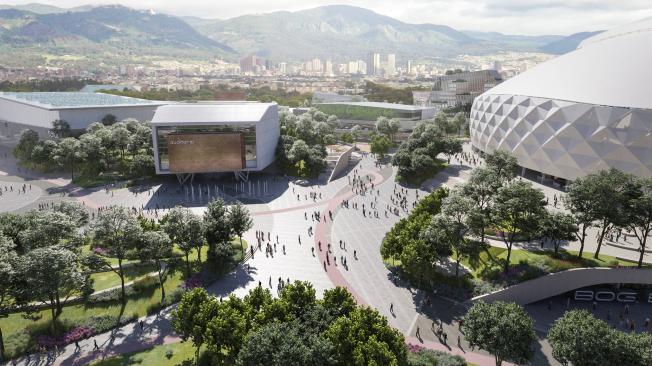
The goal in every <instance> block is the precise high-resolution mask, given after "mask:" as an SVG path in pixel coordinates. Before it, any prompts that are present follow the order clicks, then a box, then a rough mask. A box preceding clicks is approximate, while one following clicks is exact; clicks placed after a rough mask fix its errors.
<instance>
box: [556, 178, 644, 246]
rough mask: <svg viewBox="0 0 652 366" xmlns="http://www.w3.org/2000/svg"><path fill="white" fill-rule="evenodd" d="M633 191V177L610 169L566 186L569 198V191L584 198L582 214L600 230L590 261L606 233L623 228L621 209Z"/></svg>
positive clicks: (623, 215) (634, 187) (634, 186)
mask: <svg viewBox="0 0 652 366" xmlns="http://www.w3.org/2000/svg"><path fill="white" fill-rule="evenodd" d="M635 190H636V185H635V183H634V179H633V176H632V175H630V174H625V173H623V172H621V171H619V170H617V169H614V168H611V169H609V170H602V171H599V172H597V173H592V174H589V175H587V176H586V177H584V178H579V179H577V180H575V181H574V182H573V183H571V184H570V187H569V191H568V194H569V196H570V195H571V192H572V193H573V194H575V195H581V196H583V198H585V199H588V205H587V206H585V207H586V209H587V212H584V214H585V215H588V216H590V217H591V218H593V219H594V221H597V222H598V226H599V227H600V231H599V234H598V247H597V249H596V251H595V254H594V258H598V255H599V254H600V248H601V247H602V241H603V240H604V237H605V235H607V233H608V232H609V230H611V228H613V227H614V226H622V225H624V223H623V219H624V218H625V217H626V215H625V213H624V212H623V208H624V205H625V202H626V201H627V198H628V197H630V196H632V195H634V194H635ZM573 191H575V192H573ZM577 191H579V192H577ZM578 193H579V194H578Z"/></svg>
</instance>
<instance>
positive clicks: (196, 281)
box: [183, 273, 203, 290]
mask: <svg viewBox="0 0 652 366" xmlns="http://www.w3.org/2000/svg"><path fill="white" fill-rule="evenodd" d="M202 284H203V282H202V279H201V275H200V274H199V273H198V274H195V275H193V276H191V277H188V278H187V279H186V280H185V281H183V288H184V289H185V290H192V289H193V288H196V287H201V286H202Z"/></svg>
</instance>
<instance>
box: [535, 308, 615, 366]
mask: <svg viewBox="0 0 652 366" xmlns="http://www.w3.org/2000/svg"><path fill="white" fill-rule="evenodd" d="M547 338H548V342H550V346H551V347H552V355H553V357H554V358H555V359H556V360H557V361H559V362H560V363H562V364H563V365H568V364H569V363H570V364H572V365H573V366H588V365H596V366H597V365H609V364H611V363H610V362H609V359H610V354H611V353H612V352H613V348H614V347H613V341H614V339H613V338H614V337H613V329H612V328H611V327H610V326H609V324H607V323H605V322H604V321H602V320H599V319H596V318H595V317H594V316H593V315H591V314H590V313H589V312H588V311H586V310H570V311H567V312H566V313H564V316H562V317H561V318H559V319H557V320H555V323H554V325H553V326H552V328H550V330H549V331H548V337H547Z"/></svg>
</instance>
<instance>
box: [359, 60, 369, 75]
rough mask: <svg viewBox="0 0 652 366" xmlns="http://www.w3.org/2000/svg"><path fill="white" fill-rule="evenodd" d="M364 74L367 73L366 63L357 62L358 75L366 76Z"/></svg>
mask: <svg viewBox="0 0 652 366" xmlns="http://www.w3.org/2000/svg"><path fill="white" fill-rule="evenodd" d="M366 73H367V63H366V62H364V61H362V60H358V74H366Z"/></svg>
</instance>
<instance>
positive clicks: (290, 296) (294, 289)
mask: <svg viewBox="0 0 652 366" xmlns="http://www.w3.org/2000/svg"><path fill="white" fill-rule="evenodd" d="M279 299H280V300H281V301H283V302H285V304H286V309H287V311H288V312H289V313H290V314H292V315H293V316H294V317H295V318H299V317H301V314H303V313H304V312H306V311H307V310H308V309H310V308H312V307H313V306H315V304H316V301H317V296H316V294H315V289H314V288H313V287H312V284H311V283H310V282H307V281H294V282H293V283H289V284H286V285H285V287H283V289H282V290H281V292H280V293H279Z"/></svg>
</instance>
